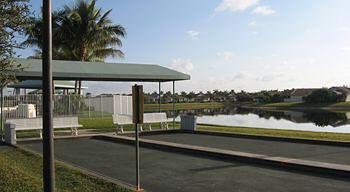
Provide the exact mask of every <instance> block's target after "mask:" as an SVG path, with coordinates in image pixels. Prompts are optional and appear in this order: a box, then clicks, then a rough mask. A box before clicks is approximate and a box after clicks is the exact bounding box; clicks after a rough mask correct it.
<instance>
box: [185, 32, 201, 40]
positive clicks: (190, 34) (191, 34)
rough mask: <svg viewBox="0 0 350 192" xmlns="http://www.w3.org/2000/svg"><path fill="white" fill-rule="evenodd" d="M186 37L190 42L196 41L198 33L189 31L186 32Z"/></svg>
mask: <svg viewBox="0 0 350 192" xmlns="http://www.w3.org/2000/svg"><path fill="white" fill-rule="evenodd" d="M186 33H187V36H188V37H189V38H190V39H192V40H198V39H199V32H198V31H195V30H189V31H187V32H186Z"/></svg>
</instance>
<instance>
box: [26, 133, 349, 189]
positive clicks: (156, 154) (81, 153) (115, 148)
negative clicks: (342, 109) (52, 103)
mask: <svg viewBox="0 0 350 192" xmlns="http://www.w3.org/2000/svg"><path fill="white" fill-rule="evenodd" d="M22 145H23V146H24V147H27V148H29V149H32V150H35V151H38V152H41V150H42V144H41V143H28V144H22ZM55 149H56V158H58V159H60V160H64V161H65V162H68V163H71V164H75V165H79V166H81V167H83V168H86V169H89V170H93V171H96V172H99V173H102V174H104V175H106V176H109V177H112V178H115V179H118V180H121V181H124V182H128V183H131V184H133V183H134V182H135V180H134V173H135V172H134V167H135V162H134V158H135V150H134V147H133V146H132V145H127V144H119V143H114V142H108V141H102V140H95V139H72V140H61V141H56V142H55ZM140 156H141V183H142V186H143V187H144V188H145V189H146V190H147V191H156V192H157V191H167V192H206V191H208V192H212V191H220V192H221V191H228V192H232V191H233V192H234V191H239V192H261V191H269V192H280V191H283V192H297V191H315V190H316V191H318V192H329V191H332V192H343V191H344V192H348V191H350V181H348V182H347V181H342V180H337V179H332V178H323V177H317V176H310V175H304V174H299V173H292V172H287V171H283V170H276V169H270V168H265V167H258V166H252V165H249V164H242V163H233V162H224V161H219V160H215V159H210V158H204V157H198V156H190V155H184V154H180V153H171V152H167V151H163V150H155V149H149V148H141V154H140Z"/></svg>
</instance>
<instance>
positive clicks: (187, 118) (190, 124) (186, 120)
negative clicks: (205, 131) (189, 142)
mask: <svg viewBox="0 0 350 192" xmlns="http://www.w3.org/2000/svg"><path fill="white" fill-rule="evenodd" d="M181 129H183V130H188V131H195V130H196V129H197V117H196V116H194V115H181Z"/></svg>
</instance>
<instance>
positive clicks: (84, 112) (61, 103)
mask: <svg viewBox="0 0 350 192" xmlns="http://www.w3.org/2000/svg"><path fill="white" fill-rule="evenodd" d="M53 101H54V104H53V105H54V117H63V116H79V117H84V118H111V117H112V116H111V115H112V114H131V113H132V98H131V96H122V95H111V96H105V95H102V96H96V97H83V96H77V95H55V96H54V98H53ZM3 106H4V107H3V113H4V118H5V119H20V118H35V117H42V95H34V94H33V95H11V96H4V98H3Z"/></svg>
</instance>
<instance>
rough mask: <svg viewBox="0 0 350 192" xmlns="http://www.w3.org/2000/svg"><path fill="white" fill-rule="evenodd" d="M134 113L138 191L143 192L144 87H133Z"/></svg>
mask: <svg viewBox="0 0 350 192" xmlns="http://www.w3.org/2000/svg"><path fill="white" fill-rule="evenodd" d="M132 99H133V112H132V116H133V118H132V120H133V123H134V124H135V147H136V191H142V189H141V185H140V142H139V129H140V127H141V126H142V125H141V124H142V123H143V111H144V110H143V105H144V95H143V87H142V85H141V86H140V85H137V84H135V85H134V86H133V87H132Z"/></svg>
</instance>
